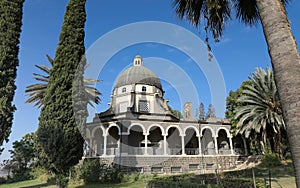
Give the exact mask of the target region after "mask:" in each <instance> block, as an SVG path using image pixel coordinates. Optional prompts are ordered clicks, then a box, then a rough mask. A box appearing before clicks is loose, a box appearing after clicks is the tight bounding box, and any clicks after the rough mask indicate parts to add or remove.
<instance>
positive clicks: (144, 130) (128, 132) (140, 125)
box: [127, 123, 146, 134]
mask: <svg viewBox="0 0 300 188" xmlns="http://www.w3.org/2000/svg"><path fill="white" fill-rule="evenodd" d="M133 126H139V127H140V128H141V129H142V130H143V134H145V133H146V129H145V127H144V125H143V124H141V123H132V124H131V125H129V127H128V129H127V134H130V129H131V128H132V127H133Z"/></svg>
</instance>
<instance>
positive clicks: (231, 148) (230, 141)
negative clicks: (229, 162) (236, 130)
mask: <svg viewBox="0 0 300 188" xmlns="http://www.w3.org/2000/svg"><path fill="white" fill-rule="evenodd" d="M228 138H229V144H230V151H231V155H233V154H234V152H233V146H232V136H229V137H228Z"/></svg>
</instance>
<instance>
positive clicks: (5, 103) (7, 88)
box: [0, 0, 24, 154]
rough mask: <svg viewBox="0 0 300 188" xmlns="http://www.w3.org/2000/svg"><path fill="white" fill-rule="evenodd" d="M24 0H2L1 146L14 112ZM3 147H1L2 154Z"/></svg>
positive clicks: (0, 15) (0, 65)
mask: <svg viewBox="0 0 300 188" xmlns="http://www.w3.org/2000/svg"><path fill="white" fill-rule="evenodd" d="M23 3H24V0H14V1H11V0H1V1H0V80H1V81H0V146H2V144H3V142H4V141H6V142H8V137H9V135H10V132H11V127H12V121H13V113H14V111H15V110H16V107H15V105H13V104H12V102H13V98H14V94H15V90H16V85H15V79H16V76H17V66H18V65H19V60H18V53H19V43H20V40H19V38H20V34H21V27H22V16H23ZM2 151H3V148H2V149H0V154H1V153H2Z"/></svg>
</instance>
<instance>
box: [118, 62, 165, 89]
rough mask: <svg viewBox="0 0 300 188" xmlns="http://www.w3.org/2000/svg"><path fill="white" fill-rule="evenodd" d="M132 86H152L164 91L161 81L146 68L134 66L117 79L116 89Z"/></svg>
mask: <svg viewBox="0 0 300 188" xmlns="http://www.w3.org/2000/svg"><path fill="white" fill-rule="evenodd" d="M130 84H145V85H152V86H155V87H157V88H159V89H161V90H162V86H161V83H160V79H159V78H158V77H157V76H156V75H155V74H154V73H153V72H152V71H151V70H150V69H148V68H146V67H144V66H132V67H130V68H128V69H126V70H125V71H123V72H122V73H121V74H120V75H119V77H118V78H117V81H116V83H115V88H117V87H121V86H125V85H130Z"/></svg>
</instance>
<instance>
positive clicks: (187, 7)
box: [174, 0, 300, 187]
mask: <svg viewBox="0 0 300 188" xmlns="http://www.w3.org/2000/svg"><path fill="white" fill-rule="evenodd" d="M230 3H232V5H231V4H230ZM287 3H288V0H253V1H246V0H174V7H175V11H176V13H177V15H178V16H179V18H185V19H187V20H189V21H190V22H191V23H192V24H193V25H194V26H196V27H197V26H199V24H200V20H202V21H204V24H205V30H206V33H208V32H211V33H212V35H213V37H214V39H215V40H218V38H219V37H220V36H222V34H223V31H224V29H225V23H226V21H227V20H228V19H230V18H231V12H230V9H231V8H235V9H236V10H235V13H236V15H235V16H236V18H237V19H239V20H240V21H242V22H243V23H246V24H248V25H250V26H253V25H255V24H256V23H257V22H258V21H260V22H261V24H262V26H263V31H264V35H265V39H266V42H267V45H268V51H269V55H270V58H271V62H272V67H273V71H274V76H275V81H276V85H277V88H278V93H279V96H280V102H281V108H282V112H283V119H284V121H285V125H286V128H287V134H288V140H289V144H290V148H291V152H292V158H293V164H294V168H295V172H296V173H295V174H296V184H297V187H300V160H298V159H299V158H300V152H299V149H300V148H299V147H300V139H299V135H300V123H299V122H300V115H299V112H300V87H299V85H300V57H299V53H298V47H297V44H296V41H295V39H294V37H293V34H292V31H291V28H290V24H289V20H288V18H287V14H286V10H285V6H286V4H287ZM207 36H208V35H207ZM206 42H208V37H207V38H206Z"/></svg>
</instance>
